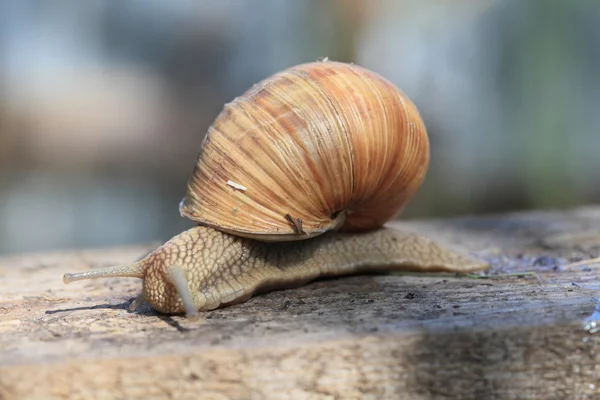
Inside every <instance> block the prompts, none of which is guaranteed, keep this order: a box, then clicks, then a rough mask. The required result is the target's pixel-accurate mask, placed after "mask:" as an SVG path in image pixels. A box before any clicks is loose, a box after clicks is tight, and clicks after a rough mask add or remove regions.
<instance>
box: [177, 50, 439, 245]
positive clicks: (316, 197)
mask: <svg viewBox="0 0 600 400" xmlns="http://www.w3.org/2000/svg"><path fill="white" fill-rule="evenodd" d="M428 165H429V140H428V137H427V132H426V130H425V125H424V124H423V121H422V119H421V117H420V115H419V112H418V111H417V108H416V107H415V105H414V104H413V103H412V102H411V101H410V100H409V99H408V98H407V97H406V95H404V94H403V93H402V92H401V91H400V90H399V89H398V88H396V87H395V86H394V85H393V84H392V83H390V82H388V81H387V80H385V79H384V78H382V77H381V76H379V75H377V74H375V73H374V72H371V71H369V70H367V69H365V68H363V67H360V66H357V65H354V64H345V63H339V62H331V61H327V62H314V63H308V64H302V65H297V66H295V67H292V68H289V69H286V70H284V71H282V72H279V73H277V74H275V75H273V76H271V77H269V78H267V79H265V80H263V81H262V82H260V83H258V84H256V85H254V86H253V87H252V88H251V89H249V90H248V91H247V92H246V93H244V94H243V95H241V96H240V97H238V98H236V99H235V100H234V101H232V102H231V103H229V104H226V105H225V107H224V109H223V111H222V112H221V113H220V114H219V115H218V117H217V118H216V120H215V121H214V123H213V125H212V126H211V127H210V128H209V130H208V133H207V135H206V137H205V139H204V142H203V144H202V148H201V150H200V154H199V155H198V159H197V162H196V165H195V167H194V170H193V173H192V175H191V177H190V179H189V182H188V187H187V193H186V196H185V198H184V199H183V201H182V203H181V205H180V212H181V215H183V216H185V217H187V218H189V219H191V220H193V221H196V222H198V223H199V224H202V225H208V226H212V227H214V228H216V229H219V230H221V231H225V232H229V233H232V234H235V235H238V236H245V237H252V238H255V239H259V240H267V241H285V240H299V239H305V238H309V237H313V236H317V235H319V234H321V233H324V232H327V231H329V230H334V229H341V230H347V231H360V230H371V229H375V228H379V227H381V226H382V225H383V224H385V222H386V221H388V220H390V219H392V218H393V217H395V216H396V215H397V214H398V213H399V212H400V211H401V210H402V209H403V208H404V206H405V205H406V204H407V202H408V201H409V200H410V199H411V198H412V196H413V195H414V193H415V192H416V190H417V189H418V187H419V186H420V185H421V183H422V181H423V179H424V176H425V173H426V171H427V168H428Z"/></svg>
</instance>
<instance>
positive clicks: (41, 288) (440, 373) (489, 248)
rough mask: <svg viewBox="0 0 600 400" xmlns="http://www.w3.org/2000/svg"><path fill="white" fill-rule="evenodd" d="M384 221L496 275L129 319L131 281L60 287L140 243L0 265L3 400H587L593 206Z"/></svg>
mask: <svg viewBox="0 0 600 400" xmlns="http://www.w3.org/2000/svg"><path fill="white" fill-rule="evenodd" d="M395 226H398V227H400V228H402V229H406V230H411V231H416V232H421V233H422V234H424V235H427V236H429V237H431V238H433V239H436V240H438V241H440V242H441V243H444V244H447V245H452V246H456V248H459V249H462V250H466V251H470V252H472V254H474V255H477V256H480V257H483V258H485V259H487V260H489V261H490V262H491V263H492V265H493V268H492V270H491V271H489V273H488V274H489V276H488V277H487V279H482V278H480V279H475V278H474V277H471V276H467V277H458V276H454V275H451V274H429V275H415V274H410V275H407V274H404V275H402V274H396V275H376V276H355V277H347V278H341V279H332V280H327V281H318V282H314V283H312V284H309V285H307V286H305V287H303V288H300V289H294V290H286V291H279V292H271V293H268V294H265V295H261V296H258V297H255V298H253V299H251V300H250V301H248V302H247V303H245V304H242V305H238V306H233V307H230V308H227V309H221V310H216V311H213V312H208V313H206V314H205V315H204V318H203V319H202V320H199V321H189V320H185V319H184V318H181V317H166V316H162V315H159V314H157V313H155V312H153V311H152V310H151V309H149V308H147V307H146V308H142V309H141V310H140V311H139V312H136V313H130V312H128V311H127V307H128V305H129V303H130V301H131V300H132V299H133V298H134V297H135V296H136V295H137V293H138V290H139V287H140V284H141V282H140V281H138V280H135V279H106V280H96V281H87V282H78V283H73V284H71V285H68V286H66V285H64V284H63V283H62V274H63V273H64V272H67V271H84V270H86V269H88V268H94V267H100V266H105V265H111V264H116V263H123V262H130V261H132V260H135V259H137V258H139V257H141V256H143V255H144V254H145V253H146V252H148V251H149V250H151V247H149V246H143V247H137V248H122V249H106V250H94V251H77V252H65V253H53V254H39V255H37V254H36V255H23V256H11V257H5V258H2V259H0V399H2V400H8V399H24V398H39V399H42V398H43V399H53V398H56V399H63V398H82V399H83V398H98V399H100V398H103V399H104V398H105V399H132V398H144V399H150V398H177V399H184V398H189V399H270V398H277V399H286V398H291V399H338V398H339V399H358V398H372V399H387V398H389V399H449V398H452V399H454V398H456V399H587V398H590V399H592V398H597V399H598V398H600V367H598V364H599V363H600V347H599V346H598V345H599V344H600V339H599V337H600V336H599V335H600V333H598V334H595V330H594V326H593V324H592V322H593V320H595V319H596V315H594V312H595V310H596V307H597V305H598V302H597V300H596V298H595V296H598V293H600V282H599V279H598V278H599V277H600V273H599V271H600V265H599V264H593V263H589V264H587V265H586V264H584V265H573V266H568V264H570V263H573V262H576V261H579V260H582V259H589V258H593V257H598V256H599V255H600V208H593V207H588V208H581V209H576V210H570V211H566V212H537V213H517V214H509V215H500V216H491V217H480V218H459V219H449V220H440V221H416V222H402V223H397V224H395ZM518 272H535V273H534V274H524V275H514V274H515V273H518ZM508 274H513V275H508ZM598 324H599V326H600V317H599V318H598Z"/></svg>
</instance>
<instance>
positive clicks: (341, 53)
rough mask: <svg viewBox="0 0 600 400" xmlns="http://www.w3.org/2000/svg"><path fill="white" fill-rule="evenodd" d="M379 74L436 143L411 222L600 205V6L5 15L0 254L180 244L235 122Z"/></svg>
mask: <svg viewBox="0 0 600 400" xmlns="http://www.w3.org/2000/svg"><path fill="white" fill-rule="evenodd" d="M320 57H329V58H330V59H334V60H339V61H352V62H355V63H358V64H361V65H363V66H366V67H368V68H370V69H372V70H374V71H376V72H378V73H380V74H382V75H384V76H385V77H387V78H388V79H390V80H391V81H393V82H394V83H396V84H397V85H398V86H399V87H400V88H401V89H403V91H404V92H406V93H407V94H408V95H409V96H410V97H411V98H412V99H413V100H414V102H415V103H416V104H417V106H418V107H419V109H420V110H421V113H422V115H423V117H424V119H425V123H426V125H427V127H428V131H429V133H430V137H431V144H432V164H431V168H430V170H429V174H428V177H427V180H426V183H425V185H424V187H423V189H422V190H421V191H420V192H419V194H418V195H417V198H416V199H415V200H414V201H413V202H412V203H411V205H410V206H409V208H408V209H407V210H406V212H405V213H404V215H403V217H405V218H416V217H419V218H424V217H440V216H451V215H459V214H480V213H492V212H501V211H507V210H522V209H530V208H563V207H570V206H574V205H578V204H590V203H593V202H599V201H600V185H598V178H599V176H600V173H599V170H600V133H599V132H598V131H599V127H600V2H599V1H596V0H589V1H588V0H570V1H564V0H527V1H524V0H452V1H448V0H414V1H402V0H302V1H299V0H187V1H184V0H137V1H126V0H91V1H80V0H64V1H63V0H37V1H36V0H0V253H14V252H24V251H45V250H50V249H69V248H82V247H99V246H110V245H126V244H130V243H139V242H147V241H154V240H161V241H162V240H166V239H168V238H169V237H171V236H172V235H174V234H176V233H178V232H180V231H181V230H182V229H185V228H187V227H189V226H191V223H190V222H188V221H186V220H184V219H182V218H181V217H180V216H179V214H178V211H177V206H178V203H179V201H180V200H181V198H182V196H183V194H184V189H185V184H186V181H187V177H188V174H189V173H190V171H191V168H192V165H193V163H194V160H195V157H196V153H197V149H198V146H199V145H200V143H201V141H202V138H203V136H204V134H205V132H206V130H207V128H208V126H209V125H210V124H211V122H212V120H213V119H214V118H215V116H216V115H217V114H218V112H219V111H220V110H221V108H222V106H223V104H224V103H226V102H228V101H230V100H231V99H233V98H234V97H235V96H237V95H239V94H241V93H242V92H243V91H245V90H246V89H247V88H248V87H250V86H251V85H252V84H253V83H255V82H256V81H258V80H260V79H263V78H265V77H267V76H268V75H270V74H272V73H275V72H277V71H279V70H281V69H283V68H286V67H288V66H291V65H293V64H297V63H302V62H307V61H313V60H316V59H318V58H320Z"/></svg>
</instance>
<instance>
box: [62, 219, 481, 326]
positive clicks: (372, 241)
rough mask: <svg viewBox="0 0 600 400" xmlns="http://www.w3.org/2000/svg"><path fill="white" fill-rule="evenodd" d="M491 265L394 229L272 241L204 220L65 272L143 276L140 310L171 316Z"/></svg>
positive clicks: (73, 276)
mask: <svg viewBox="0 0 600 400" xmlns="http://www.w3.org/2000/svg"><path fill="white" fill-rule="evenodd" d="M488 267H489V265H488V264H486V263H485V262H482V261H479V260H474V259H470V258H468V257H466V256H463V255H460V254H458V253H455V252H453V251H450V250H448V249H444V248H442V247H439V246H438V245H436V244H435V243H434V242H432V241H431V240H429V239H427V238H424V237H421V236H418V235H415V234H411V233H405V232H401V231H398V230H396V229H389V228H382V229H378V230H375V231H372V232H366V233H337V232H336V233H333V232H332V233H327V234H324V235H321V236H318V237H316V238H313V239H311V240H305V241H300V242H278V243H265V242H262V241H257V240H252V239H246V238H242V237H238V236H233V235H230V234H227V233H223V232H220V231H218V230H215V229H213V228H210V227H203V226H197V227H194V228H192V229H189V230H187V231H185V232H183V233H181V234H179V235H177V236H175V237H174V238H172V239H171V240H169V241H168V242H167V243H165V244H164V245H163V246H161V247H159V248H158V249H157V250H155V251H154V252H153V253H151V254H149V255H148V256H147V257H145V258H144V259H142V260H141V261H139V262H137V263H134V264H132V265H130V266H118V267H109V268H103V269H98V270H93V271H89V272H82V273H75V274H65V276H64V281H65V283H69V282H72V281H75V280H79V279H90V278H100V277H115V276H124V277H136V278H141V279H143V289H142V293H141V295H140V296H139V297H138V298H137V299H136V300H135V301H134V302H133V304H132V307H131V308H132V309H135V308H136V307H137V306H139V305H140V304H141V303H142V302H144V301H146V302H148V303H150V305H151V306H152V307H153V308H154V309H156V310H158V311H160V312H163V313H166V314H179V313H184V312H185V313H186V314H187V315H188V316H194V315H196V314H197V312H198V311H207V310H213V309H216V308H219V307H221V306H226V305H232V304H238V303H242V302H244V301H246V300H248V299H249V298H250V297H252V295H253V294H255V293H257V292H265V291H268V290H274V289H283V288H291V287H298V286H301V285H304V284H306V283H308V282H309V281H312V280H315V279H317V278H321V277H327V276H329V277H331V276H341V275H349V274H357V273H369V272H370V273H375V272H385V271H394V270H400V271H431V272H435V271H452V272H471V271H476V270H482V269H487V268H488Z"/></svg>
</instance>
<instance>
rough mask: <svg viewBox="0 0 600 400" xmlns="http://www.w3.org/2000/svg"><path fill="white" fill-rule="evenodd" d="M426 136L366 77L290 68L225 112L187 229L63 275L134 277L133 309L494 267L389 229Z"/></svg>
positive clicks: (183, 306)
mask: <svg viewBox="0 0 600 400" xmlns="http://www.w3.org/2000/svg"><path fill="white" fill-rule="evenodd" d="M429 156H430V154H429V138H428V135H427V132H426V129H425V125H424V123H423V120H422V118H421V116H420V114H419V112H418V110H417V108H416V106H415V105H414V104H413V103H412V101H411V100H410V99H409V98H408V97H407V96H406V95H405V94H404V93H403V92H402V91H400V89H398V88H397V87H396V86H395V85H393V84H392V83H391V82H389V81H388V80H386V79H385V78H383V77H381V76H380V75H378V74H376V73H375V72H372V71H370V70H368V69H366V68H364V67H361V66H358V65H356V64H348V63H342V62H333V61H318V62H310V63H305V64H300V65H296V66H293V67H290V68H288V69H285V70H283V71H281V72H279V73H276V74H274V75H272V76H270V77H268V78H266V79H264V80H263V81H261V82H259V83H258V84H255V85H254V86H253V87H252V88H250V89H249V90H247V91H246V92H245V93H244V94H242V95H241V96H239V97H237V98H236V99H234V100H233V101H232V102H231V103H228V104H226V105H225V106H224V108H223V110H222V111H221V112H220V114H219V115H218V116H217V118H216V119H215V121H214V122H213V124H212V125H211V126H210V127H209V129H208V132H207V134H206V135H205V137H204V140H203V141H202V144H201V148H200V151H199V154H198V157H197V160H196V163H195V165H194V168H193V171H192V174H191V176H190V178H189V180H188V184H187V190H186V194H185V197H184V199H183V200H182V202H181V204H180V206H179V211H180V214H181V215H182V216H183V217H186V218H189V219H190V220H192V221H194V222H195V223H196V225H195V226H194V227H192V228H190V229H189V230H187V231H184V232H183V233H181V234H179V235H177V236H175V237H173V238H172V239H170V240H169V241H167V242H166V243H165V244H164V245H162V246H160V247H158V248H157V249H156V250H155V251H153V252H152V253H150V254H149V255H147V256H146V257H145V258H143V259H141V260H139V261H137V262H135V263H133V264H131V265H125V266H114V267H107V268H100V269H96V270H91V271H87V272H80V273H67V274H65V275H64V278H63V280H64V282H65V283H70V282H72V281H76V280H80V279H90V278H100V277H135V278H141V279H142V280H143V284H142V292H141V294H140V295H139V296H138V297H137V298H136V299H135V300H134V301H133V302H132V303H131V306H130V309H131V310H132V311H133V310H135V309H136V308H137V307H138V306H140V305H141V304H142V303H144V302H147V303H149V304H150V305H151V306H152V307H153V308H154V309H155V310H157V311H159V312H162V313H165V314H182V313H185V314H186V315H187V316H190V317H191V316H196V315H198V313H199V312H200V311H208V310H213V309H216V308H219V307H223V306H229V305H234V304H239V303H242V302H245V301H247V300H248V299H250V298H251V297H252V296H253V295H254V294H256V293H259V292H265V291H269V290H275V289H284V288H293V287H299V286H301V285H304V284H306V283H308V282H310V281H313V280H315V279H317V278H320V277H332V276H341V275H348V274H359V273H373V272H386V271H392V270H412V271H451V272H454V271H456V272H470V271H476V270H482V269H486V268H488V267H489V265H488V264H487V263H485V262H484V261H482V260H476V259H472V258H470V257H469V256H466V255H462V254H459V253H457V252H454V251H452V250H449V249H446V248H443V247H441V246H439V245H437V244H436V243H434V242H433V241H431V240H429V239H427V238H425V237H421V236H418V235H416V234H413V233H408V232H401V231H399V230H397V229H391V228H388V227H386V226H385V224H386V222H387V221H390V220H391V219H393V218H395V217H396V216H397V215H398V214H399V213H400V212H401V211H402V210H403V209H404V207H405V206H406V204H407V203H408V202H409V201H410V200H411V199H412V197H413V196H414V194H415V192H416V191H417V189H418V188H419V187H420V186H421V184H422V182H423V180H424V177H425V174H426V172H427V169H428V166H429Z"/></svg>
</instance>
